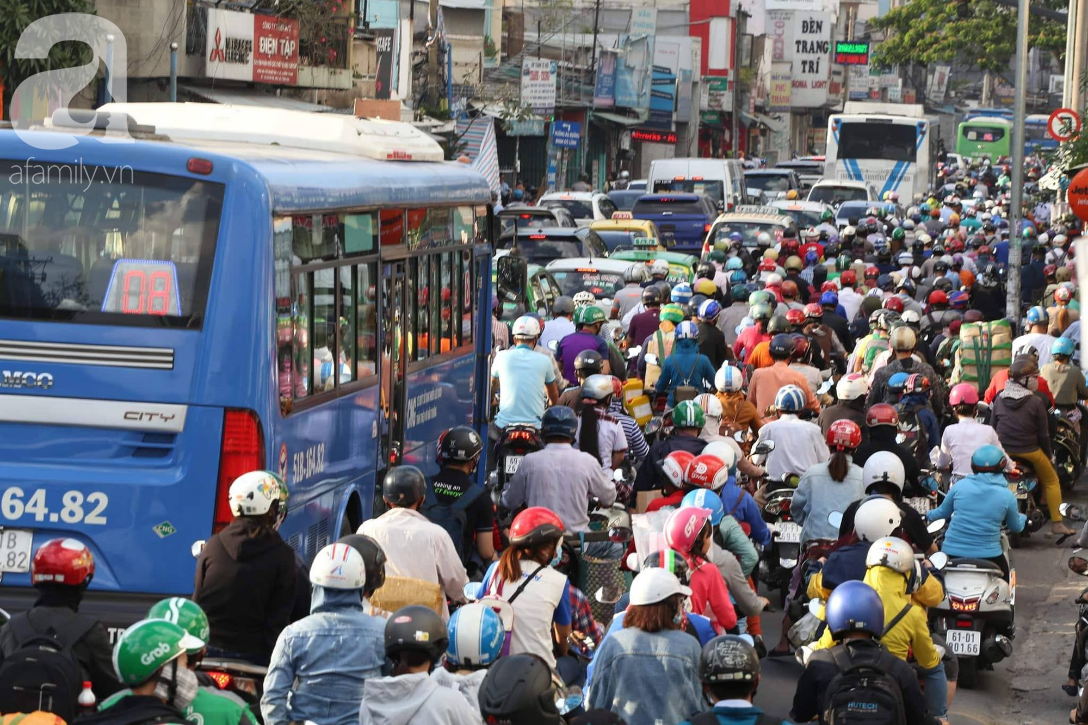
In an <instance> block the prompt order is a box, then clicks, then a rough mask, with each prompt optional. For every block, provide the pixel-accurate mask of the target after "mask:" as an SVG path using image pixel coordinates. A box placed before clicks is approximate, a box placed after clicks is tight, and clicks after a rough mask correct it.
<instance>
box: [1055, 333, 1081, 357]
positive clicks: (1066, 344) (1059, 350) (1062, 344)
mask: <svg viewBox="0 0 1088 725" xmlns="http://www.w3.org/2000/svg"><path fill="white" fill-rule="evenodd" d="M1076 349H1077V344H1076V343H1075V342H1073V341H1072V340H1071V339H1070V338H1068V337H1059V338H1058V339H1057V340H1055V341H1054V344H1053V345H1051V346H1050V354H1051V355H1062V356H1063V357H1073V352H1074V351H1075V350H1076Z"/></svg>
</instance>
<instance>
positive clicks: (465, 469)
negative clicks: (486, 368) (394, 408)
mask: <svg viewBox="0 0 1088 725" xmlns="http://www.w3.org/2000/svg"><path fill="white" fill-rule="evenodd" d="M483 450H484V442H483V440H482V439H481V438H480V434H479V433H477V432H476V431H475V430H474V429H472V428H470V427H469V426H467V425H459V426H455V427H453V428H450V429H449V430H446V431H444V432H443V433H442V435H440V436H439V437H438V465H439V466H440V468H439V469H438V473H436V474H435V475H434V476H432V477H431V485H430V491H429V493H430V494H432V495H433V496H434V497H435V500H436V501H437V502H438V504H440V505H442V506H455V505H456V504H457V502H458V501H460V500H461V498H462V497H463V496H468V497H469V498H468V499H466V500H470V501H471V503H470V504H468V506H466V507H465V508H464V509H463V510H462V513H463V514H464V516H465V525H464V531H463V532H462V533H463V534H464V537H465V540H464V541H462V542H460V550H461V552H462V553H463V558H462V563H463V564H464V565H465V568H466V570H467V569H475V570H479V569H480V564H481V563H487V562H490V561H491V560H492V559H494V558H495V542H494V539H493V537H492V536H491V532H492V529H493V527H494V507H493V506H492V504H491V501H490V500H489V499H488V497H487V496H486V495H484V491H483V489H482V488H481V487H480V486H478V485H477V484H476V483H475V482H474V481H473V480H472V473H473V471H475V470H476V467H477V466H478V465H479V464H480V455H481V454H482V453H483ZM473 545H475V552H473Z"/></svg>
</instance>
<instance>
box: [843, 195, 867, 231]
mask: <svg viewBox="0 0 1088 725" xmlns="http://www.w3.org/2000/svg"><path fill="white" fill-rule="evenodd" d="M873 206H874V203H873V202H871V201H845V202H843V203H842V204H840V205H839V207H838V208H837V209H836V210H835V226H837V227H838V228H839V229H843V228H845V227H856V226H857V225H858V222H859V221H861V220H862V219H864V218H865V217H867V216H869V211H870V210H871V209H872V208H873Z"/></svg>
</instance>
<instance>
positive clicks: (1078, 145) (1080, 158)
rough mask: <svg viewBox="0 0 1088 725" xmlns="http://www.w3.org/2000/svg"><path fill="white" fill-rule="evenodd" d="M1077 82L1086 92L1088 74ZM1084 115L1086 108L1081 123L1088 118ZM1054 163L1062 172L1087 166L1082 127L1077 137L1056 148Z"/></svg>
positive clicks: (1086, 138) (1087, 149)
mask: <svg viewBox="0 0 1088 725" xmlns="http://www.w3.org/2000/svg"><path fill="white" fill-rule="evenodd" d="M1079 82H1080V87H1081V90H1082V91H1088V73H1084V74H1082V75H1081V77H1080V81H1079ZM1085 114H1088V108H1084V109H1083V110H1082V111H1081V113H1080V117H1081V121H1082V122H1083V120H1084V119H1085V118H1088V115H1085ZM1055 161H1056V162H1057V164H1058V166H1059V167H1061V168H1062V170H1063V171H1065V170H1068V169H1074V168H1076V167H1078V166H1083V165H1085V164H1088V133H1085V132H1084V131H1083V127H1082V131H1081V134H1080V135H1079V136H1077V137H1076V138H1074V139H1073V140H1072V141H1067V142H1065V143H1063V144H1061V145H1060V146H1059V147H1058V155H1057V158H1056V159H1055Z"/></svg>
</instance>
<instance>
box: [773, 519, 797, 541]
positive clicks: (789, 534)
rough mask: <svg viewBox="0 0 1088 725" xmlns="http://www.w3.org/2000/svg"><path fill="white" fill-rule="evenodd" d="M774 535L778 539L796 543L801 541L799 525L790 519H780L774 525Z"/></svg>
mask: <svg viewBox="0 0 1088 725" xmlns="http://www.w3.org/2000/svg"><path fill="white" fill-rule="evenodd" d="M774 537H775V538H776V539H778V540H779V541H783V542H786V543H789V544H796V543H798V542H800V541H801V527H800V526H799V525H797V524H795V523H793V522H792V521H782V522H779V523H777V524H775V525H774Z"/></svg>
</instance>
